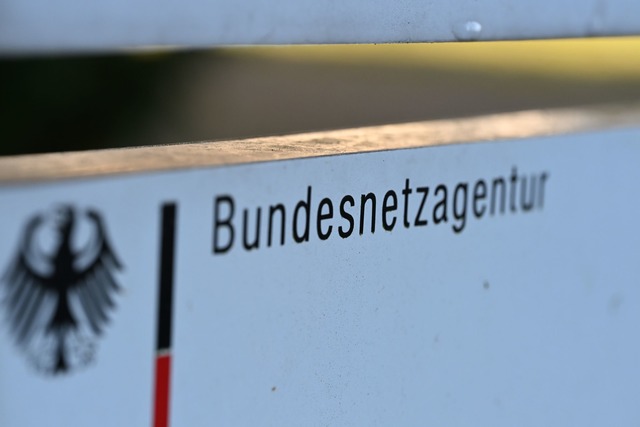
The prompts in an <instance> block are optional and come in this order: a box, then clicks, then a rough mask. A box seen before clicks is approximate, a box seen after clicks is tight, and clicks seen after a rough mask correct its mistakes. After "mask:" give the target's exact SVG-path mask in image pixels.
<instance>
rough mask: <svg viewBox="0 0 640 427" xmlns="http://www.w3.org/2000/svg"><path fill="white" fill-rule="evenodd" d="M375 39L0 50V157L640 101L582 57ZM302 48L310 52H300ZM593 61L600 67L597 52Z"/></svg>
mask: <svg viewBox="0 0 640 427" xmlns="http://www.w3.org/2000/svg"><path fill="white" fill-rule="evenodd" d="M495 45H498V44H495ZM375 48H376V47H375V46H370V47H367V50H366V52H368V53H367V55H368V56H367V55H365V57H363V58H362V60H344V58H350V56H353V55H351V54H349V51H348V49H352V50H353V49H358V48H357V47H353V46H352V47H345V48H341V47H331V48H329V49H330V50H327V49H325V50H324V51H322V52H321V54H320V55H319V56H318V57H314V55H315V53H314V51H313V49H321V48H312V47H304V48H292V49H294V50H293V51H291V52H289V51H283V50H282V49H287V48H280V50H278V48H251V49H242V48H236V49H222V50H213V51H197V52H164V53H138V54H123V55H112V56H81V57H55V58H54V57H51V58H49V57H48V58H4V59H0V129H1V131H0V132H1V133H0V135H1V138H2V139H1V141H2V143H1V144H0V155H12V154H25V153H40V152H53V151H68V150H86V149H95V148H108V147H124V146H139V145H150V144H166V143H179V142H189V141H203V140H219V139H231V138H243V137H250V136H263V135H276V134H285V133H295V132H304V131H315V130H326V129H335V128H345V127H356V126H366V125H375V124H385V123H396V122H407V121H416V120H429V119H440V118H449V117H461V116H470V115H478V114H487V113H494V112H504V111H515V110H522V109H531V108H547V107H563V106H573V105H584V104H596V103H611V102H626V101H635V100H639V99H640V72H639V73H638V74H637V76H634V74H633V73H629V72H628V70H627V73H626V74H624V75H618V74H615V73H613V74H611V73H609V74H606V75H603V76H597V75H596V76H593V75H591V76H590V77H589V76H587V77H585V78H576V76H578V77H580V69H579V67H584V65H583V64H584V59H585V58H582V59H581V62H580V61H578V62H577V63H576V64H575V67H576V70H574V71H575V73H574V74H575V75H574V74H572V73H571V72H569V73H558V74H554V73H552V72H549V73H544V72H542V73H541V72H529V71H528V70H527V69H526V67H519V68H517V69H513V67H511V66H510V61H511V63H512V64H515V65H517V63H516V62H514V61H516V60H514V59H510V57H509V54H508V52H505V54H504V55H503V56H504V60H503V61H504V64H503V65H501V64H500V62H499V60H494V61H493V62H492V63H491V64H490V66H487V64H485V63H478V64H476V65H474V63H473V61H470V62H469V61H468V62H466V63H465V62H464V59H465V55H462V54H459V55H458V56H456V58H457V59H456V61H458V62H456V61H447V60H446V58H448V57H447V56H446V55H444V56H443V54H442V49H445V48H443V47H440V48H439V49H440V51H438V52H439V53H438V55H435V58H434V59H433V60H430V56H429V49H432V48H430V47H428V46H425V52H424V57H422V58H420V60H418V61H416V62H415V63H412V62H411V61H409V62H403V61H396V60H395V59H394V58H396V57H395V56H393V55H392V56H391V57H390V58H389V60H388V61H384V60H381V58H379V57H376V55H377V54H376V51H375V50H374V49H375ZM269 49H271V50H269ZM295 49H303V50H299V51H297V52H299V54H298V53H296V51H295ZM340 49H347V51H341V50H340ZM380 49H381V53H380V55H381V56H384V55H388V54H389V52H393V51H392V50H390V49H392V48H390V47H388V46H387V47H385V48H384V49H383V48H380ZM398 49H401V47H399V48H398ZM405 49H406V48H405ZM518 49H520V47H518ZM522 49H526V45H522ZM583 51H584V50H583ZM283 52H284V54H283ZM331 52H337V53H338V59H332V57H331V55H332V53H331ZM353 52H359V51H357V50H353ZM537 52H538V53H536V55H540V54H539V51H537ZM550 52H551V53H550V57H549V58H539V60H540V61H545V60H547V61H551V62H550V64H549V66H550V67H553V62H552V61H553V55H556V56H558V55H562V53H561V52H560V53H558V51H557V49H556V50H554V49H551V50H550ZM554 52H555V53H554ZM581 52H582V51H581ZM586 52H587V53H586V55H588V54H589V53H588V52H589V51H588V49H587V50H586ZM576 54H581V55H585V53H576ZM399 55H401V54H399ZM454 56H455V55H454ZM398 57H401V56H398ZM340 58H342V59H340ZM367 58H369V59H371V58H374V59H375V60H373V61H372V60H368V59H367ZM442 58H445V60H442ZM460 58H462V60H463V61H462V62H460ZM454 59H455V58H454ZM496 61H498V62H496ZM587 63H588V62H587ZM496 64H497V65H496ZM581 64H582V65H581ZM596 65H597V66H599V67H603V64H596V59H594V66H596ZM604 65H605V66H606V64H604ZM571 66H572V65H571V64H569V65H566V64H564V65H562V67H564V68H562V69H563V70H565V69H567V67H569V68H570V67H571ZM639 71H640V70H639ZM576 73H577V74H576Z"/></svg>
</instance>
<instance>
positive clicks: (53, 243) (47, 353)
mask: <svg viewBox="0 0 640 427" xmlns="http://www.w3.org/2000/svg"><path fill="white" fill-rule="evenodd" d="M79 229H82V230H79ZM80 231H83V233H80ZM80 234H83V236H81V237H83V238H80V239H79V238H77V235H80ZM78 240H80V241H81V242H80V243H82V245H79V244H78ZM77 246H81V248H77ZM121 268H122V265H121V264H120V261H118V258H117V256H116V254H115V253H114V251H113V249H112V247H111V245H110V243H109V241H108V238H107V233H106V229H105V225H104V222H103V220H102V217H101V216H100V214H99V213H98V212H96V211H95V210H91V209H89V210H86V211H79V210H77V209H75V208H74V207H73V206H71V205H62V206H59V207H58V208H57V209H55V210H54V212H52V213H48V214H47V213H45V214H37V215H34V216H33V217H31V218H30V219H29V220H28V221H27V224H26V226H25V228H24V231H23V234H22V237H21V241H20V244H19V248H18V253H17V255H16V256H15V258H14V260H13V261H12V262H11V264H10V265H9V267H8V268H7V270H6V272H5V274H4V275H3V276H2V278H1V282H2V283H1V284H2V285H3V286H2V290H3V291H4V292H3V294H4V298H3V301H2V302H3V306H4V311H5V314H6V318H7V320H8V323H9V326H10V329H11V332H12V334H13V336H14V338H15V341H16V344H17V345H18V347H19V348H20V349H21V350H22V351H23V352H24V353H25V354H26V355H27V356H28V358H29V359H30V360H31V362H32V363H33V364H34V366H35V367H36V368H37V369H38V370H41V371H44V372H46V373H52V374H59V373H65V372H68V371H70V370H71V369H74V368H76V367H79V366H84V365H86V364H88V363H89V362H90V361H92V360H93V357H94V353H95V340H96V338H97V337H98V336H100V335H101V334H102V333H103V331H104V328H105V326H106V324H107V323H108V321H109V317H108V315H109V312H110V311H111V310H113V309H114V308H115V302H114V294H115V293H116V292H117V291H119V290H120V286H119V285H118V283H117V282H116V280H115V278H114V273H115V271H116V270H120V269H121Z"/></svg>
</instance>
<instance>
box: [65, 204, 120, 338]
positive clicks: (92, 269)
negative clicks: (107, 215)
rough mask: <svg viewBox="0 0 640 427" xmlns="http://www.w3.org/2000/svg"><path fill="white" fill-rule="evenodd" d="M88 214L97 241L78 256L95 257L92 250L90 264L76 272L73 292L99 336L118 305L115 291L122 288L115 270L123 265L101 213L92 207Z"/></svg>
mask: <svg viewBox="0 0 640 427" xmlns="http://www.w3.org/2000/svg"><path fill="white" fill-rule="evenodd" d="M87 216H88V217H89V219H90V220H91V222H92V223H93V225H94V229H95V243H94V244H93V245H92V246H93V247H90V248H86V249H84V250H83V251H82V252H83V253H79V254H77V255H78V257H81V258H86V257H87V256H91V253H94V255H93V258H90V259H91V260H92V261H91V262H90V263H89V264H88V265H86V266H85V267H83V268H82V269H81V270H79V271H77V272H76V275H75V277H74V279H73V281H72V284H71V287H70V292H72V293H74V294H75V295H77V297H78V301H79V303H80V307H81V308H82V311H83V313H84V315H85V317H86V319H87V321H88V323H89V325H90V326H91V329H92V331H93V332H94V333H95V334H97V335H99V334H101V333H102V328H103V327H104V325H105V324H106V322H107V320H108V317H107V314H108V311H109V310H110V309H112V308H113V307H114V302H113V294H114V293H115V292H116V291H118V290H119V289H120V286H119V285H118V283H117V282H116V280H115V278H114V271H115V270H119V269H121V268H122V265H121V264H120V261H118V258H117V257H116V254H115V253H114V252H113V250H112V249H111V245H110V244H109V242H108V240H107V235H106V231H105V227H104V224H103V222H102V218H101V217H100V215H99V214H98V213H97V212H95V211H92V210H90V211H88V212H87ZM87 252H89V253H87Z"/></svg>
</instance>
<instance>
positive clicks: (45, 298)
mask: <svg viewBox="0 0 640 427" xmlns="http://www.w3.org/2000/svg"><path fill="white" fill-rule="evenodd" d="M42 222H43V217H42V216H39V215H38V216H35V217H33V218H32V219H31V220H30V221H29V222H28V223H27V226H26V228H25V231H24V234H23V236H22V243H21V244H20V248H19V250H18V254H17V256H16V257H15V259H14V260H13V262H12V263H11V264H10V265H9V268H8V269H7V270H6V271H5V273H4V275H3V276H2V282H3V283H4V284H5V286H4V289H5V292H4V299H3V303H4V306H5V309H6V314H7V317H8V320H9V324H10V325H11V329H12V332H13V333H14V335H15V337H16V340H17V341H18V344H20V345H25V344H26V343H28V341H29V338H30V337H31V336H32V335H33V332H34V331H35V329H37V327H36V326H37V324H38V321H39V319H41V316H42V314H43V307H44V306H45V305H49V306H50V307H53V304H54V303H55V293H54V292H52V291H53V287H52V286H53V283H52V281H51V278H50V277H47V276H45V275H44V274H42V273H40V272H38V271H37V270H36V269H35V268H34V267H33V266H32V264H31V262H32V260H33V259H34V257H36V255H35V252H34V247H33V234H34V232H35V230H36V229H37V228H38V226H39V225H40V224H41V223H42ZM40 256H42V255H40ZM48 261H49V262H50V260H48Z"/></svg>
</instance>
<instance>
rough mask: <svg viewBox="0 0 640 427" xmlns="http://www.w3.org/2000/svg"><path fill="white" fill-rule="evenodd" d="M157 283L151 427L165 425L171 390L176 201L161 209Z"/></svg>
mask: <svg viewBox="0 0 640 427" xmlns="http://www.w3.org/2000/svg"><path fill="white" fill-rule="evenodd" d="M160 232H161V237H160V283H159V287H160V289H159V299H158V323H157V327H158V331H157V332H158V335H157V339H156V376H155V387H154V392H155V400H154V410H153V427H168V426H169V397H170V390H171V387H170V386H171V381H170V380H171V318H172V315H173V310H172V308H173V270H174V269H173V264H174V259H175V235H176V204H175V203H166V204H164V205H162V211H161V230H160Z"/></svg>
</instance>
